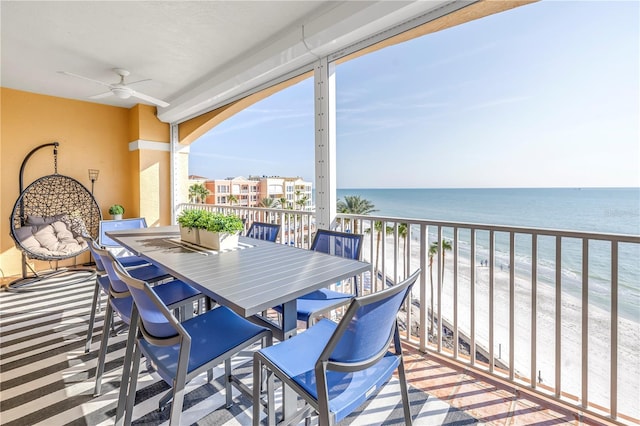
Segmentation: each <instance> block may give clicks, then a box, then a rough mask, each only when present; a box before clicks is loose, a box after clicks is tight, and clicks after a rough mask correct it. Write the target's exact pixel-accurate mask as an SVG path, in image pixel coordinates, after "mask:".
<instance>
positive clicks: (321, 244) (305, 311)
mask: <svg viewBox="0 0 640 426" xmlns="http://www.w3.org/2000/svg"><path fill="white" fill-rule="evenodd" d="M311 250H313V251H318V252H321V253H327V254H330V255H333V256H340V257H345V258H348V259H355V260H358V259H360V251H361V250H362V235H360V234H352V233H347V232H337V231H329V230H326V229H318V231H317V232H316V235H315V237H314V239H313V242H312V243H311ZM354 287H355V293H356V295H357V294H358V286H357V285H356V283H355V281H354ZM353 297H354V295H353V294H350V293H343V292H340V291H334V290H330V289H328V288H323V289H320V290H315V291H313V292H311V293H308V294H305V295H304V296H301V297H299V298H298V299H296V306H297V311H298V320H299V321H304V322H306V324H307V328H308V327H310V326H311V325H312V324H313V321H314V320H315V318H316V317H317V316H319V315H321V314H324V313H327V312H331V311H333V310H334V309H337V308H339V307H341V306H344V305H346V304H347V303H349V302H350V301H351V299H353ZM274 309H275V310H276V311H277V312H278V313H280V314H282V306H276V307H275V308H274Z"/></svg>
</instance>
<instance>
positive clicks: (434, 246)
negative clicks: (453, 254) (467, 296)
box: [429, 239, 451, 334]
mask: <svg viewBox="0 0 640 426" xmlns="http://www.w3.org/2000/svg"><path fill="white" fill-rule="evenodd" d="M447 250H451V241H447V240H445V239H443V240H442V270H441V271H440V290H441V291H442V283H443V282H444V256H445V252H446V251H447ZM437 254H438V242H437V241H434V242H433V243H431V246H429V272H430V274H429V275H430V276H429V281H430V282H431V324H429V333H430V334H433V314H434V311H433V309H434V308H433V258H434V257H435V256H436V255H437Z"/></svg>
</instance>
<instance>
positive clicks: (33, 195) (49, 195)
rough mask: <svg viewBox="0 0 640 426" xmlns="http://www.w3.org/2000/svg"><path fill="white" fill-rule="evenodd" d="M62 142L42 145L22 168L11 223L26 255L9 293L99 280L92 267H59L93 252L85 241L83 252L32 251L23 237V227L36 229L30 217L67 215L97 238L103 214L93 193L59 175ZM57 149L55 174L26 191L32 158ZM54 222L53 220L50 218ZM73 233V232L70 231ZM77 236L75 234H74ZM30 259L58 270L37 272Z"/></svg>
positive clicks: (37, 182)
mask: <svg viewBox="0 0 640 426" xmlns="http://www.w3.org/2000/svg"><path fill="white" fill-rule="evenodd" d="M59 145H60V144H59V142H51V143H47V144H43V145H40V146H38V147H36V148H34V149H33V150H31V152H29V153H28V154H27V156H26V157H25V158H24V160H23V161H22V165H21V167H20V177H19V181H20V195H19V197H18V199H17V200H16V203H15V204H14V206H13V210H12V214H11V217H10V218H9V220H10V232H11V238H13V240H14V242H15V245H16V247H17V248H18V249H19V250H20V251H21V253H22V278H19V279H17V280H15V281H13V282H11V283H10V284H9V287H8V290H10V291H11V290H16V291H17V290H22V291H27V290H33V289H29V288H28V287H27V288H25V286H28V285H29V284H35V283H40V284H45V283H46V284H55V283H62V282H64V283H65V284H75V283H79V282H83V281H87V280H90V279H93V278H95V275H96V272H95V269H92V268H77V267H76V266H75V265H74V267H71V268H59V267H58V261H60V260H66V259H71V258H75V257H77V256H78V255H80V254H82V253H84V252H85V251H87V250H88V249H89V247H88V245H87V244H86V243H84V240H83V241H82V243H84V245H82V243H81V244H80V247H81V248H80V249H76V250H72V251H68V252H65V251H64V250H63V251H62V252H49V253H47V252H46V251H38V252H35V251H33V249H29V248H28V247H27V246H25V244H23V241H22V240H21V238H20V236H19V235H18V234H19V233H20V231H19V230H20V228H23V227H26V226H34V225H33V224H30V223H29V217H32V218H33V217H37V218H44V219H45V223H43V224H42V225H49V224H51V223H52V222H49V223H46V219H47V218H56V217H59V216H64V215H67V218H66V219H67V220H70V219H69V218H73V220H75V221H76V223H78V224H81V226H82V229H83V231H82V233H83V234H85V233H86V234H88V235H90V236H91V237H92V238H94V239H95V238H97V236H98V230H99V224H100V220H101V219H102V213H101V211H100V207H99V206H98V203H97V202H96V199H95V198H94V196H93V194H92V193H91V192H89V190H88V189H87V188H86V187H85V186H84V185H82V184H81V183H80V182H79V181H77V180H76V179H74V178H72V177H69V176H65V175H61V174H59V173H58V146H59ZM49 146H53V157H54V174H51V175H46V176H42V177H40V178H38V179H36V180H35V181H33V182H32V183H31V184H30V185H29V186H27V187H26V188H24V184H23V178H24V169H25V166H26V164H27V161H28V160H29V158H30V157H31V156H32V155H33V154H34V153H35V152H36V151H38V150H40V149H42V148H45V147H49ZM49 220H53V219H49ZM70 231H71V229H70ZM74 236H75V235H74ZM28 259H33V260H41V261H49V262H55V267H52V268H51V270H50V271H46V272H37V271H36V270H35V268H34V267H33V266H32V265H31V264H30V263H29V262H28ZM27 268H28V269H29V270H30V271H31V275H29V274H28V273H27Z"/></svg>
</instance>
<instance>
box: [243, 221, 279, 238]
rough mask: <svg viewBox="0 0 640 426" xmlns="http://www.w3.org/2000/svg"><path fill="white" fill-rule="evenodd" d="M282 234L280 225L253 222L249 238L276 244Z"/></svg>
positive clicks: (248, 234) (248, 232) (248, 233)
mask: <svg viewBox="0 0 640 426" xmlns="http://www.w3.org/2000/svg"><path fill="white" fill-rule="evenodd" d="M279 233H280V225H278V224H274V223H264V222H253V223H252V224H251V227H250V228H249V231H247V237H250V238H257V239H258V240H265V241H271V242H275V241H276V239H277V238H278V234H279Z"/></svg>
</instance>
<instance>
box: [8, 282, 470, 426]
mask: <svg viewBox="0 0 640 426" xmlns="http://www.w3.org/2000/svg"><path fill="white" fill-rule="evenodd" d="M92 293H93V283H92V282H85V283H80V284H72V285H66V286H65V285H63V286H60V285H55V286H54V285H43V286H41V287H40V288H39V289H38V290H37V291H35V292H29V293H9V292H0V423H1V424H2V425H5V426H14V425H20V426H23V425H47V426H52V425H66V424H73V425H110V424H113V422H114V416H115V409H116V402H117V398H118V390H119V386H120V376H121V372H122V361H123V357H124V351H125V348H124V346H125V340H126V333H123V334H121V335H119V336H117V337H112V338H110V339H109V352H108V355H107V364H106V368H105V376H104V380H103V385H102V395H100V396H98V397H94V396H93V387H94V381H95V369H96V358H97V356H98V349H99V339H100V336H101V333H102V323H101V322H100V321H101V320H102V315H101V314H99V315H98V321H99V322H98V323H97V324H96V327H95V329H94V343H93V345H92V350H91V352H90V353H88V354H85V353H84V339H85V336H86V331H87V322H88V320H89V309H90V307H91V297H92ZM250 360H251V353H250V352H249V353H246V354H242V355H241V356H239V357H237V358H236V359H235V366H236V367H237V368H239V369H240V370H241V371H242V370H244V371H246V373H247V380H248V381H249V382H250V379H251V377H250V374H249V373H250V372H251V368H250V363H249V361H250ZM142 362H143V365H142V366H141V372H142V373H141V376H140V378H139V382H138V394H137V396H136V406H135V410H134V414H133V418H134V424H145V425H159V424H163V423H167V419H168V415H169V410H164V411H162V412H159V411H158V410H157V407H158V400H159V399H160V398H161V397H162V395H164V393H165V392H166V391H167V390H168V389H169V387H168V386H167V385H166V384H165V383H164V382H163V381H162V380H160V379H159V377H158V376H157V375H156V374H155V373H151V374H149V373H148V372H147V371H146V368H145V366H144V360H143V361H142ZM243 364H246V366H244V368H243ZM222 374H223V369H222V368H218V369H217V370H216V371H215V377H216V379H215V380H214V381H213V382H211V383H208V382H207V381H206V375H205V374H203V375H201V376H200V377H198V378H196V379H194V380H192V381H191V382H190V383H189V384H188V386H187V394H186V397H185V403H184V411H183V413H182V422H181V423H182V424H185V425H191V424H197V425H249V424H251V418H252V408H251V399H250V398H246V397H245V396H244V395H242V394H240V392H239V391H237V390H235V388H234V392H235V393H237V394H236V395H234V401H235V404H234V406H233V407H232V408H230V409H226V408H224V390H222V389H223V385H222V380H221V375H222ZM410 398H411V401H412V403H411V410H412V413H413V415H414V418H415V419H416V420H415V423H416V424H420V425H421V424H425V425H426V424H429V425H441V424H447V425H450V424H456V425H464V424H470V423H476V422H477V421H476V420H475V419H473V418H472V417H470V416H469V415H467V414H466V413H464V412H461V411H459V410H457V409H455V408H452V407H450V406H449V405H447V404H446V403H444V402H442V401H440V400H438V399H436V398H433V397H431V396H429V395H427V394H425V393H424V392H422V391H420V390H417V389H414V388H411V391H410ZM402 419H403V415H402V408H401V400H400V396H399V385H398V382H397V380H396V379H392V380H391V381H390V382H389V383H387V385H386V386H385V387H384V388H383V389H382V390H381V391H380V392H379V394H378V395H377V396H376V397H375V398H373V399H372V400H370V401H369V402H368V404H367V406H364V407H362V409H361V410H360V411H359V412H357V413H354V414H353V415H352V416H350V417H349V418H347V419H345V420H344V421H343V422H342V423H341V424H344V425H347V424H349V425H371V424H402V423H403V420H402Z"/></svg>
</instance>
